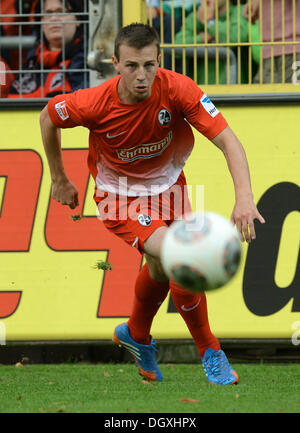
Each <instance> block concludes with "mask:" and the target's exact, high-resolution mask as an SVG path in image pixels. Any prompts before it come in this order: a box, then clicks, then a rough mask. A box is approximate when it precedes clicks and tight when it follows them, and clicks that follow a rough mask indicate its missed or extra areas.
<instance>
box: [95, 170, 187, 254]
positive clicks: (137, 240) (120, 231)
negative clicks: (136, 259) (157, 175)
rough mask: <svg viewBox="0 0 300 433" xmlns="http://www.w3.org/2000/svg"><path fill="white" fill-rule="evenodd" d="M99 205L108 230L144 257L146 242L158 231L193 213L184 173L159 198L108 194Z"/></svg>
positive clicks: (101, 216) (100, 213)
mask: <svg viewBox="0 0 300 433" xmlns="http://www.w3.org/2000/svg"><path fill="white" fill-rule="evenodd" d="M97 200H99V197H97ZM97 205H98V210H99V215H100V216H99V218H100V219H101V220H102V221H103V223H104V225H105V227H106V228H107V229H108V230H110V231H111V232H112V233H114V234H115V235H116V236H118V237H119V238H120V239H122V240H123V241H125V242H126V243H127V244H129V245H130V246H133V247H136V248H137V249H138V250H139V251H140V253H141V254H143V253H144V242H145V241H146V240H147V239H148V238H149V236H150V235H151V234H152V233H153V232H155V230H157V229H158V228H159V227H164V226H165V227H167V226H169V225H170V224H171V223H172V222H173V221H174V220H175V219H179V218H180V217H182V216H183V215H184V214H187V213H190V212H192V207H191V203H190V200H189V198H188V192H187V187H186V179H185V176H184V173H183V172H181V174H180V176H179V178H178V179H177V182H176V183H175V184H174V185H172V187H170V188H169V189H168V190H166V191H164V192H163V193H161V194H159V195H154V196H141V197H125V196H119V195H117V194H111V193H105V194H104V197H102V198H100V201H99V202H98V203H97Z"/></svg>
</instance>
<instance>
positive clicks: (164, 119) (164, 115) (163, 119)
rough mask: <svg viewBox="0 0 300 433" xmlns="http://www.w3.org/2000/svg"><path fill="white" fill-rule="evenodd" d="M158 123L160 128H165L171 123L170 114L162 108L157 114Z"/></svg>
mask: <svg viewBox="0 0 300 433" xmlns="http://www.w3.org/2000/svg"><path fill="white" fill-rule="evenodd" d="M157 118H158V121H159V123H160V124H161V125H162V126H166V125H168V124H169V123H170V122H171V118H172V116H171V113H170V112H169V111H168V110H166V109H165V108H163V109H162V110H160V112H159V113H158V116H157Z"/></svg>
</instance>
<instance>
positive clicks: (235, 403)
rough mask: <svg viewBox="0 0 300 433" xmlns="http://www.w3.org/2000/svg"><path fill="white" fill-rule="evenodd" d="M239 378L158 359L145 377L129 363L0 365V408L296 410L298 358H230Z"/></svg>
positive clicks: (299, 386) (299, 382)
mask: <svg viewBox="0 0 300 433" xmlns="http://www.w3.org/2000/svg"><path fill="white" fill-rule="evenodd" d="M233 367H234V368H235V369H236V371H237V372H238V374H239V376H240V383H239V384H238V385H233V386H225V387H222V386H216V385H210V384H209V383H208V382H207V380H206V377H205V375H204V371H203V369H202V366H201V365H200V364H192V365H188V364H161V370H162V373H163V375H164V381H163V382H161V383H157V382H155V383H149V382H147V381H143V380H142V378H141V376H139V375H138V373H137V371H138V370H137V368H136V367H135V366H134V365H133V364H87V363H75V364H50V365H35V364H32V365H21V366H14V365H9V366H7V365H0V412H1V413H57V412H64V413H65V412H67V413H150V414H151V413H177V414H179V413H181V414H183V413H299V412H300V369H299V366H298V365H297V364H263V363H260V364H240V363H238V364H234V363H233Z"/></svg>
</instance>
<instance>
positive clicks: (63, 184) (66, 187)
mask: <svg viewBox="0 0 300 433" xmlns="http://www.w3.org/2000/svg"><path fill="white" fill-rule="evenodd" d="M40 126H41V134H42V140H43V145H44V149H45V153H46V156H47V160H48V165H49V169H50V174H51V180H52V189H51V195H52V198H54V199H55V200H56V201H58V202H59V203H61V204H63V205H68V206H69V207H70V208H71V209H74V208H75V207H76V206H78V205H79V201H78V191H77V189H76V187H75V185H73V183H72V182H71V181H70V180H69V179H68V177H67V175H66V172H65V169H64V164H63V159H62V152H61V133H60V128H58V127H56V126H55V125H54V124H53V122H52V120H51V118H50V116H49V113H48V107H47V106H46V107H45V108H44V109H43V110H42V112H41V115H40Z"/></svg>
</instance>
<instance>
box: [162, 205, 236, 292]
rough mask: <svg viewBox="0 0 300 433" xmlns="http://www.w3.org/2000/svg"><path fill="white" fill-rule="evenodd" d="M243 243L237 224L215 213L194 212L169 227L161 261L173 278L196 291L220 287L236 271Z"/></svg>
mask: <svg viewBox="0 0 300 433" xmlns="http://www.w3.org/2000/svg"><path fill="white" fill-rule="evenodd" d="M240 260H241V242H240V239H239V234H238V231H237V230H236V228H235V227H234V225H233V224H232V223H231V222H230V221H228V220H227V219H226V218H224V217H223V216H221V215H218V214H216V213H213V212H204V213H199V214H197V213H193V214H191V215H188V216H187V217H185V219H183V220H178V221H174V222H173V223H172V224H171V225H170V227H168V229H167V232H166V235H165V238H164V240H163V244H162V251H161V262H162V266H163V268H164V270H165V272H166V274H167V275H168V277H169V278H170V279H173V280H174V281H176V282H177V283H178V284H180V285H181V286H182V287H184V288H186V289H189V290H190V291H194V292H204V291H207V290H213V289H217V288H219V287H222V286H224V285H225V284H226V283H228V281H229V280H231V278H232V277H233V276H234V275H235V274H236V272H237V270H238V268H239V264H240Z"/></svg>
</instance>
